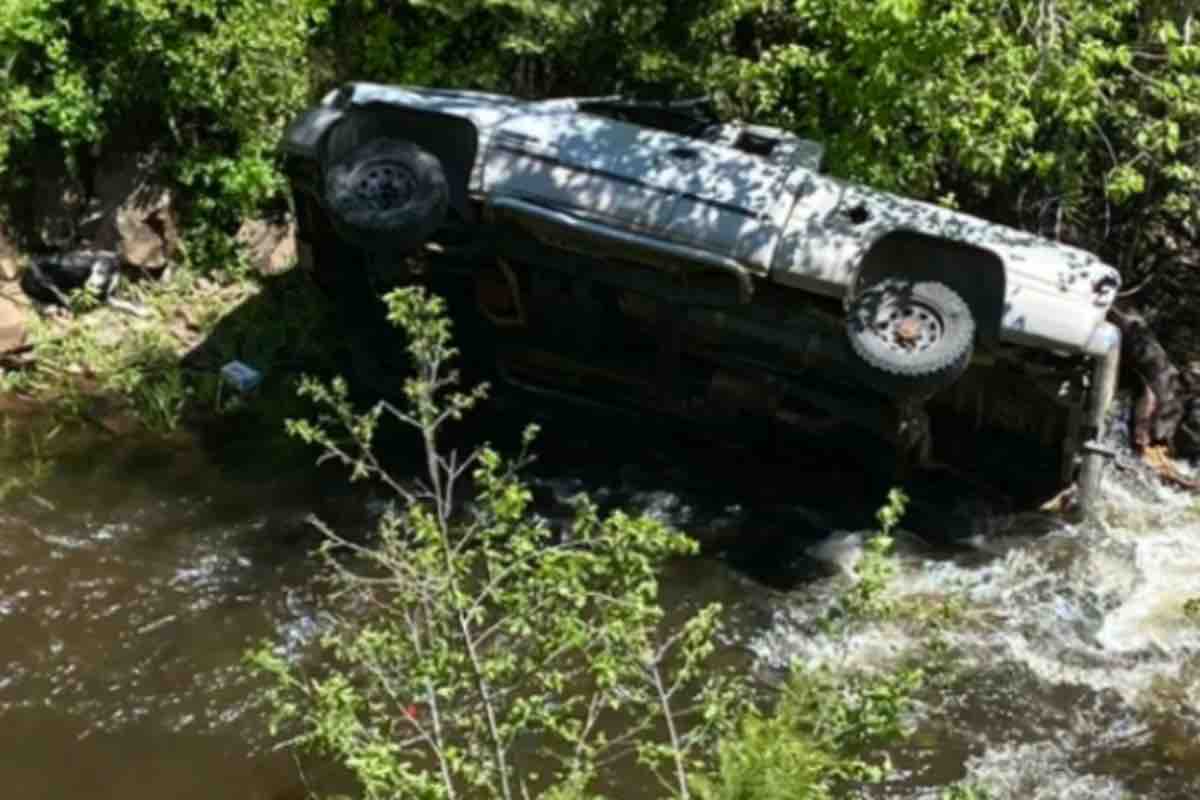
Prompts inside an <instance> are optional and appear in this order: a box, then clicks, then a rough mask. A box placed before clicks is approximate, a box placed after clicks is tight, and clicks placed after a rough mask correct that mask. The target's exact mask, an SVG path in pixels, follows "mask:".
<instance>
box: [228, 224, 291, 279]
mask: <svg viewBox="0 0 1200 800" xmlns="http://www.w3.org/2000/svg"><path fill="white" fill-rule="evenodd" d="M237 241H238V244H240V245H241V246H242V247H243V248H245V251H246V255H247V257H248V258H249V259H250V264H251V266H253V267H254V268H255V269H256V270H257V271H258V272H260V273H262V274H263V275H277V274H278V273H280V272H283V271H285V270H287V269H288V268H289V267H291V266H292V264H293V263H295V261H296V224H295V222H293V221H292V220H285V221H268V220H262V219H252V220H247V221H246V222H243V223H242V227H241V228H239V229H238V232H237Z"/></svg>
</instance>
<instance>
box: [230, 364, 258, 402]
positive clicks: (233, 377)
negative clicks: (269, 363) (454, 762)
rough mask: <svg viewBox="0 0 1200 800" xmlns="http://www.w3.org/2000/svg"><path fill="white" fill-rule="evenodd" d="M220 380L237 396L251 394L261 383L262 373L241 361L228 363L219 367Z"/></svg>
mask: <svg viewBox="0 0 1200 800" xmlns="http://www.w3.org/2000/svg"><path fill="white" fill-rule="evenodd" d="M221 380H222V381H223V382H224V383H228V384H229V385H230V386H232V387H233V388H234V390H236V391H237V392H238V393H239V394H246V393H247V392H252V391H254V390H255V389H256V388H258V385H259V384H260V383H262V373H261V372H259V371H258V370H256V369H255V368H254V367H252V366H250V365H249V364H246V363H244V362H242V361H230V362H229V363H228V364H226V365H225V366H223V367H221Z"/></svg>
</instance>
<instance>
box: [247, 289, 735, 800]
mask: <svg viewBox="0 0 1200 800" xmlns="http://www.w3.org/2000/svg"><path fill="white" fill-rule="evenodd" d="M387 301H388V304H389V307H390V309H391V318H392V319H393V321H395V322H396V323H397V324H399V325H400V326H401V327H402V328H403V329H404V331H405V332H406V333H407V334H408V336H409V346H408V349H409V353H410V355H411V357H412V360H413V362H414V363H415V365H416V374H415V375H414V376H413V377H411V378H410V379H408V381H407V382H406V384H405V390H404V393H405V402H404V403H403V404H402V405H401V406H399V407H397V406H393V405H392V404H390V403H388V402H380V403H378V404H376V405H375V406H373V407H372V408H371V409H370V410H368V411H367V412H365V413H358V412H356V411H355V410H354V409H353V408H352V407H351V406H350V404H349V402H348V400H347V390H346V386H345V384H344V383H343V382H341V381H335V382H333V383H332V384H323V383H319V382H316V381H312V380H309V381H306V382H305V384H304V387H303V392H304V393H305V394H306V395H307V396H309V397H310V398H312V399H314V400H315V401H316V402H317V403H318V404H319V405H320V406H321V407H322V408H323V409H324V410H325V411H326V412H327V417H326V418H325V420H324V422H317V423H314V422H308V421H295V422H292V423H290V424H289V427H290V429H291V431H292V432H293V433H295V434H296V435H297V436H299V437H301V438H302V439H304V440H305V441H308V442H311V443H315V444H317V445H319V446H320V448H321V449H322V450H323V452H324V453H325V454H326V456H328V457H332V458H334V459H336V460H338V461H340V462H342V463H343V464H345V465H346V466H348V467H350V469H351V471H352V476H353V477H354V478H356V479H368V478H370V479H375V480H379V481H382V482H383V483H384V484H385V485H387V486H388V487H390V488H391V490H392V491H393V492H394V494H395V498H396V505H395V506H394V507H393V508H392V509H391V510H390V511H389V512H388V513H387V514H385V516H384V518H383V520H382V522H381V524H380V526H379V529H378V531H377V537H376V540H375V541H373V542H371V543H370V544H369V545H368V544H363V543H358V542H353V541H351V540H349V539H346V538H344V537H342V536H340V535H338V534H336V533H335V532H333V531H330V530H328V529H326V530H325V534H326V542H325V546H324V547H323V548H322V550H321V555H322V558H323V560H324V562H325V564H326V566H327V567H328V569H329V580H330V581H331V583H332V587H333V589H334V590H335V593H336V595H337V596H338V597H339V598H341V601H340V602H339V605H338V606H337V607H336V608H332V607H331V608H330V611H329V614H328V617H327V619H328V627H327V630H326V633H325V635H324V637H323V638H322V641H321V651H322V652H323V654H324V655H325V656H326V658H327V661H326V663H325V664H324V665H323V666H322V668H321V669H320V670H318V671H316V672H310V671H308V670H305V669H301V668H300V667H299V666H297V665H295V664H292V663H290V662H289V661H287V660H286V659H285V658H283V657H282V656H281V655H280V654H279V652H278V651H276V650H273V649H272V648H271V647H270V646H266V647H264V648H263V649H261V650H260V651H258V652H257V653H256V654H255V655H254V656H253V662H254V664H255V665H256V666H257V667H258V669H260V670H262V671H265V672H266V673H267V674H268V675H270V676H271V677H272V678H273V683H274V688H273V689H272V690H271V693H270V695H269V697H270V701H271V704H272V706H273V707H274V709H275V711H276V712H277V716H276V722H277V723H284V722H286V723H290V724H291V725H293V726H294V728H295V739H294V741H295V742H298V743H301V744H303V745H307V746H310V747H312V748H314V749H315V750H316V751H317V752H320V753H323V754H325V755H328V756H331V757H332V758H334V759H335V760H336V761H338V762H339V763H341V764H343V765H345V766H346V767H347V768H348V769H349V770H350V771H351V773H352V774H353V775H354V776H355V777H356V778H357V779H358V782H359V783H360V785H361V787H362V790H363V792H364V796H365V797H367V798H392V797H413V796H416V797H457V796H461V795H462V794H463V793H464V792H470V791H473V790H490V791H492V792H493V793H494V794H495V795H497V796H500V797H503V798H506V799H507V798H513V797H516V796H518V795H520V796H529V795H528V793H533V794H541V793H542V792H550V793H551V794H550V795H548V796H553V797H560V798H565V797H574V796H581V795H579V794H578V793H579V792H581V791H582V790H583V787H586V786H588V785H590V784H591V783H592V782H594V781H596V780H603V779H604V777H605V775H604V771H605V767H606V765H608V764H609V762H610V761H611V760H612V759H614V758H617V759H621V758H622V757H625V760H626V763H629V760H630V759H632V758H634V757H636V759H637V761H638V762H639V763H641V764H642V765H644V766H645V767H646V768H647V769H649V770H650V771H651V772H652V773H653V774H655V775H657V776H659V778H660V779H661V780H662V782H663V783H664V785H665V786H667V787H669V790H670V791H671V793H672V794H678V795H679V796H683V797H687V796H688V781H687V776H688V774H689V773H690V772H691V771H692V769H693V767H694V766H695V764H696V763H697V760H698V759H699V758H700V755H701V754H703V753H705V752H707V751H708V749H709V748H710V746H711V743H712V741H713V740H714V739H715V737H716V736H717V735H719V734H720V733H721V732H722V731H724V730H725V729H726V728H727V727H728V724H729V721H730V720H731V719H732V718H733V717H734V715H735V714H736V712H737V710H738V708H739V705H738V701H737V695H736V694H735V693H734V691H733V689H734V687H735V686H736V684H737V681H736V680H735V679H734V678H733V677H732V676H731V675H729V674H727V673H723V672H721V671H719V670H717V669H716V668H715V667H713V666H712V665H711V664H710V661H709V656H711V655H712V653H713V652H714V649H715V647H716V639H715V634H716V630H717V624H718V615H719V613H720V608H719V607H718V606H715V605H712V606H708V607H705V608H703V609H701V610H700V611H698V612H697V613H695V614H694V615H692V616H690V617H689V618H688V619H686V620H685V621H683V622H681V623H679V624H678V625H671V626H669V627H668V626H666V624H665V623H664V614H663V610H662V609H661V607H660V606H659V605H658V602H657V601H658V571H659V568H660V567H661V565H662V563H663V562H664V560H666V559H668V558H672V557H676V556H681V555H687V554H690V553H692V552H694V551H695V549H696V546H695V544H694V542H692V541H691V540H689V539H687V538H686V537H684V536H683V535H682V534H679V533H677V532H675V531H672V530H670V529H668V528H666V527H665V526H664V525H662V524H661V523H659V522H657V521H655V520H653V519H651V518H648V517H630V516H627V515H625V514H622V513H620V512H615V513H613V514H610V515H607V516H602V515H601V514H600V513H599V512H598V510H597V508H596V507H595V506H594V505H592V504H591V503H590V502H588V501H587V499H586V498H580V499H579V500H578V506H577V513H576V515H575V519H574V521H573V523H572V524H571V525H570V526H569V529H567V530H562V531H559V530H555V529H553V528H551V527H550V526H549V525H548V524H547V523H546V522H545V521H544V520H543V519H541V518H540V517H539V516H537V515H536V514H535V513H534V512H533V510H532V508H531V507H530V503H531V499H532V498H531V493H530V491H529V489H528V488H527V487H526V486H525V485H524V484H523V483H522V482H521V481H520V479H519V478H518V476H517V474H516V469H517V467H519V465H520V464H521V463H523V461H524V458H523V457H522V458H519V459H517V460H516V461H513V462H506V461H505V460H503V459H502V458H501V457H500V455H499V454H498V453H497V452H496V451H494V450H492V449H490V448H488V447H483V448H481V449H479V450H476V451H473V452H472V453H470V454H469V455H466V456H460V455H459V454H458V453H456V452H450V451H447V450H445V449H443V447H442V446H441V444H440V437H441V435H442V433H443V429H444V427H445V425H446V424H447V423H449V422H451V421H453V420H456V419H458V418H460V417H461V416H462V415H463V414H465V413H466V412H467V411H469V410H470V409H471V408H473V407H474V406H475V405H476V404H477V402H478V401H479V400H480V399H481V398H482V397H483V389H482V388H477V389H475V390H472V391H469V392H461V391H459V390H458V389H457V388H456V381H457V376H456V375H455V373H454V372H453V370H452V369H451V368H450V366H449V362H450V360H451V359H452V358H453V357H454V355H455V351H454V349H453V347H452V346H451V343H450V327H449V322H448V321H447V319H446V318H445V317H444V315H443V306H442V303H441V301H440V300H438V299H436V298H432V297H429V296H428V295H426V294H425V293H424V292H423V291H421V290H419V289H411V288H410V289H401V290H397V291H396V292H393V293H392V294H390V295H389V296H388V297H387ZM385 420H391V421H393V422H399V423H401V424H403V425H405V426H407V427H409V428H411V429H413V430H415V431H416V432H417V433H418V434H419V436H420V439H421V441H422V442H423V444H424V462H425V464H426V465H427V469H426V471H425V474H424V476H423V479H422V481H421V482H419V483H418V482H412V483H410V482H408V481H405V480H401V479H398V478H396V477H394V476H392V475H391V474H390V473H389V472H388V471H387V469H386V468H385V466H384V465H383V464H382V462H381V461H380V460H379V458H378V456H377V455H376V453H375V450H374V447H373V440H374V437H375V434H376V432H377V430H378V428H379V425H380V424H381V423H382V422H383V421H385ZM532 438H533V432H532V431H530V432H528V434H527V436H526V437H525V442H526V445H528V444H529V443H530V442H531V441H532ZM468 482H469V483H470V485H471V486H473V488H474V494H473V497H472V498H471V500H470V502H464V501H463V500H462V498H460V497H459V496H458V492H459V487H461V486H465V485H467V484H468ZM539 765H541V769H540V770H539ZM547 765H549V766H547Z"/></svg>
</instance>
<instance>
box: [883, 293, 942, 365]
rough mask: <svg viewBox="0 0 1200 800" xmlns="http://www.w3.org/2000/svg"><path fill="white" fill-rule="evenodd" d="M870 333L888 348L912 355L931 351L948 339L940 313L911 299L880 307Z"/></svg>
mask: <svg viewBox="0 0 1200 800" xmlns="http://www.w3.org/2000/svg"><path fill="white" fill-rule="evenodd" d="M871 330H872V332H873V333H874V334H875V336H877V337H878V338H879V339H880V341H882V342H883V343H884V344H885V345H887V347H888V349H890V350H894V351H896V352H898V353H906V354H910V355H916V354H918V353H925V352H928V351H929V350H932V349H933V348H935V347H937V346H938V345H939V344H940V343H941V342H942V341H943V340H944V339H945V336H946V324H945V320H943V319H942V315H941V314H940V313H939V312H938V310H937V309H936V308H933V307H932V306H929V305H926V304H925V303H922V302H919V301H917V300H911V299H906V300H904V301H903V302H898V303H897V302H893V303H889V304H887V305H885V306H884V307H883V308H881V309H880V311H879V314H878V315H877V316H876V317H875V322H874V324H873V325H872V326H871Z"/></svg>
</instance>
